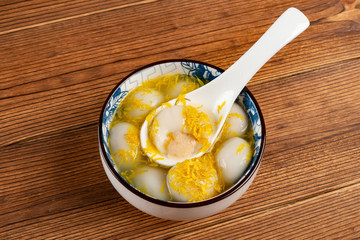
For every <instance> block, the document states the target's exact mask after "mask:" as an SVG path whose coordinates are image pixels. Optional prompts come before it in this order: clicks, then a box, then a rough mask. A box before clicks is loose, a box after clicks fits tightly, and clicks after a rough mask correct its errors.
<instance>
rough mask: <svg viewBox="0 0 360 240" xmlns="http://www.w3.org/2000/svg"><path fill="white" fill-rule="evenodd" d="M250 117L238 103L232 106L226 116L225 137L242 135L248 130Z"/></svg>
mask: <svg viewBox="0 0 360 240" xmlns="http://www.w3.org/2000/svg"><path fill="white" fill-rule="evenodd" d="M248 125H249V119H248V116H247V113H246V112H245V111H244V109H243V108H242V107H240V106H239V105H238V104H237V103H234V104H233V106H232V107H231V110H230V113H229V115H228V117H227V118H226V122H225V127H226V128H225V129H224V132H223V136H222V137H224V138H225V139H226V138H230V137H241V136H242V135H243V134H244V133H245V132H246V130H247V128H248Z"/></svg>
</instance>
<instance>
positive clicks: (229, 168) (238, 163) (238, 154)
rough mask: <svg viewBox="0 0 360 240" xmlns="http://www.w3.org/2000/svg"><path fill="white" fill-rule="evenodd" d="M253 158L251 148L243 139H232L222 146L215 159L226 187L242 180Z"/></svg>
mask: <svg viewBox="0 0 360 240" xmlns="http://www.w3.org/2000/svg"><path fill="white" fill-rule="evenodd" d="M251 157H252V150H251V147H250V145H249V143H248V142H247V141H246V140H244V139H242V138H239V137H233V138H230V139H228V140H226V141H225V142H224V143H223V144H222V145H221V146H220V150H219V151H218V152H217V154H216V156H215V159H216V162H217V165H218V167H219V169H220V171H221V173H222V177H223V180H224V182H225V184H226V185H228V186H232V185H233V184H235V183H236V182H237V181H238V180H239V179H240V177H241V176H242V175H243V174H244V172H245V170H246V169H247V167H248V166H249V164H250V160H251Z"/></svg>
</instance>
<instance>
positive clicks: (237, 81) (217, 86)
mask: <svg viewBox="0 0 360 240" xmlns="http://www.w3.org/2000/svg"><path fill="white" fill-rule="evenodd" d="M309 24H310V23H309V20H308V19H307V18H306V16H305V15H304V14H303V13H302V12H300V11H299V10H297V9H296V8H289V9H287V10H286V11H285V12H284V13H283V14H282V15H281V16H280V17H279V18H278V19H277V20H276V21H275V22H274V23H273V24H272V25H271V27H270V28H269V29H268V30H267V31H266V32H265V33H264V35H262V37H261V38H260V39H259V40H258V41H257V42H256V43H255V44H254V45H253V46H252V47H251V48H250V49H249V50H248V51H247V52H246V53H245V54H244V55H243V56H241V57H240V59H238V60H237V61H236V62H235V63H234V64H233V65H232V66H230V68H229V69H227V70H226V71H225V72H224V73H223V74H221V75H220V76H219V77H217V78H216V79H215V80H213V81H211V82H210V83H208V85H212V87H210V86H209V88H207V89H208V91H210V92H207V93H205V94H207V96H219V95H222V96H220V98H217V97H214V98H211V99H210V98H209V99H207V101H208V105H209V106H211V105H213V106H216V105H219V104H221V102H223V101H226V102H228V103H231V104H230V106H226V108H228V110H230V108H231V105H232V103H233V101H234V100H235V99H236V97H237V96H238V95H239V93H240V91H241V90H242V89H243V88H244V87H245V85H246V84H247V83H248V82H249V81H250V79H251V78H252V77H253V76H254V75H255V73H256V72H257V71H258V70H259V69H260V68H261V67H262V66H263V65H264V64H265V63H266V62H267V61H268V60H269V59H270V58H271V57H272V56H273V55H275V53H277V52H278V51H279V50H280V49H281V48H282V47H284V46H285V45H286V44H288V43H289V42H290V41H291V40H293V39H294V38H295V37H297V36H298V35H299V34H300V33H302V32H303V31H304V30H305V29H306V28H307V27H308V26H309ZM199 90H200V89H199ZM206 91H207V90H206ZM195 92H196V90H195V91H194V93H195ZM203 94H204V93H203V92H202V93H201V95H202V96H204V95H203ZM196 95H197V96H200V94H199V93H197V94H195V95H192V96H191V98H192V99H193V100H194V101H195V102H196V98H198V97H197V96H196ZM193 97H194V98H195V99H194V98H193ZM198 100H200V99H198ZM209 101H210V102H209ZM211 101H214V102H211ZM224 110H225V109H224ZM225 111H226V110H225Z"/></svg>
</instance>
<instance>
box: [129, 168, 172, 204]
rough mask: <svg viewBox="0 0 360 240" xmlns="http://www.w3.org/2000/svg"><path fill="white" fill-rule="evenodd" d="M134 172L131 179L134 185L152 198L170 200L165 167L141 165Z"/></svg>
mask: <svg viewBox="0 0 360 240" xmlns="http://www.w3.org/2000/svg"><path fill="white" fill-rule="evenodd" d="M135 172H136V173H135V174H134V176H133V177H132V179H131V180H132V182H133V184H134V187H136V188H137V189H139V190H140V191H142V192H144V193H146V194H148V195H150V196H152V197H154V198H157V199H161V200H164V201H168V200H170V194H169V191H168V189H167V186H166V174H167V170H166V169H163V168H160V167H150V166H143V167H142V168H140V169H137V170H136V171H135Z"/></svg>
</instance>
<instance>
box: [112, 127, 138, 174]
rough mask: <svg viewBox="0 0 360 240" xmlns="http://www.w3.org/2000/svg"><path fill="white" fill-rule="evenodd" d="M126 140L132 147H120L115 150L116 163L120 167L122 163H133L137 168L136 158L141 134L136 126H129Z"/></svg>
mask: <svg viewBox="0 0 360 240" xmlns="http://www.w3.org/2000/svg"><path fill="white" fill-rule="evenodd" d="M125 139H126V142H127V144H128V146H129V148H130V149H128V150H125V149H119V150H117V151H116V152H115V158H114V159H115V164H116V165H117V167H118V168H119V169H120V168H121V164H123V163H126V164H131V165H132V167H134V168H136V164H135V162H136V159H137V156H138V154H139V152H140V151H139V147H140V136H139V131H138V130H137V128H136V127H134V126H131V127H129V128H128V131H127V133H126V134H125Z"/></svg>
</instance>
